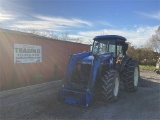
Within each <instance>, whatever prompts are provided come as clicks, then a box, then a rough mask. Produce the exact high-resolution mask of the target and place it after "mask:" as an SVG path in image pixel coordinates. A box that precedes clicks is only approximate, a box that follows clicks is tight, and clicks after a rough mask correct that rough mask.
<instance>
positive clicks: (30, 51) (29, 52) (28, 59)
mask: <svg viewBox="0 0 160 120" xmlns="http://www.w3.org/2000/svg"><path fill="white" fill-rule="evenodd" d="M36 62H42V48H41V46H37V45H27V44H14V63H36Z"/></svg>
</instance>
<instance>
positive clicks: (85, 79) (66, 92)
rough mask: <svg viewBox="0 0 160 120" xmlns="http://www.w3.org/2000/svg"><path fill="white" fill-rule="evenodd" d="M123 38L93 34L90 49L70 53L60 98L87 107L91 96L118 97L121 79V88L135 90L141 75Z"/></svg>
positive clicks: (104, 98) (102, 97)
mask: <svg viewBox="0 0 160 120" xmlns="http://www.w3.org/2000/svg"><path fill="white" fill-rule="evenodd" d="M125 41H126V38H124V37H122V36H118V35H104V36H96V37H95V38H94V42H93V46H92V52H83V53H79V54H73V55H71V56H70V60H69V63H68V68H67V73H66V75H65V78H64V84H63V86H62V88H61V89H60V90H59V100H60V101H62V102H65V103H69V104H73V105H80V106H88V105H90V103H91V101H92V99H93V97H94V96H97V97H99V98H101V99H103V100H104V101H106V102H114V101H116V100H117V98H118V94H119V86H120V82H121V83H123V86H124V90H125V91H127V92H135V91H137V89H138V81H139V78H140V74H139V65H138V62H137V61H136V60H134V59H132V58H130V57H129V56H127V55H126V51H127V49H128V44H127V43H125Z"/></svg>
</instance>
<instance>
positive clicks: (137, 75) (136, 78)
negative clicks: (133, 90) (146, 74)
mask: <svg viewBox="0 0 160 120" xmlns="http://www.w3.org/2000/svg"><path fill="white" fill-rule="evenodd" d="M138 78H139V74H138V67H135V70H134V86H137V85H138Z"/></svg>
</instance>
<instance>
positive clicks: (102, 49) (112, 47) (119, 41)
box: [92, 35, 128, 62]
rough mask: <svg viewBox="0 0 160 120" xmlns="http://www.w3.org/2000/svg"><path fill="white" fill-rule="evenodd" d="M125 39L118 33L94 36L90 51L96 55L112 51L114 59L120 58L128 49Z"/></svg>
mask: <svg viewBox="0 0 160 120" xmlns="http://www.w3.org/2000/svg"><path fill="white" fill-rule="evenodd" d="M125 41H126V38H124V37H122V36H118V35H105V36H97V37H95V38H94V42H93V47H92V53H93V55H94V56H96V55H101V54H104V53H106V52H112V53H113V56H114V60H117V59H122V57H123V56H124V55H126V51H127V49H128V44H126V43H125ZM115 62H116V61H115Z"/></svg>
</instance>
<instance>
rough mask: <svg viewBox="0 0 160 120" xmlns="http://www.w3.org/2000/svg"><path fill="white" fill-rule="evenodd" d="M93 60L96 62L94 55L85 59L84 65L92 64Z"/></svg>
mask: <svg viewBox="0 0 160 120" xmlns="http://www.w3.org/2000/svg"><path fill="white" fill-rule="evenodd" d="M93 60H94V57H93V55H91V56H88V57H85V58H84V59H83V60H82V64H92V61H93Z"/></svg>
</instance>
